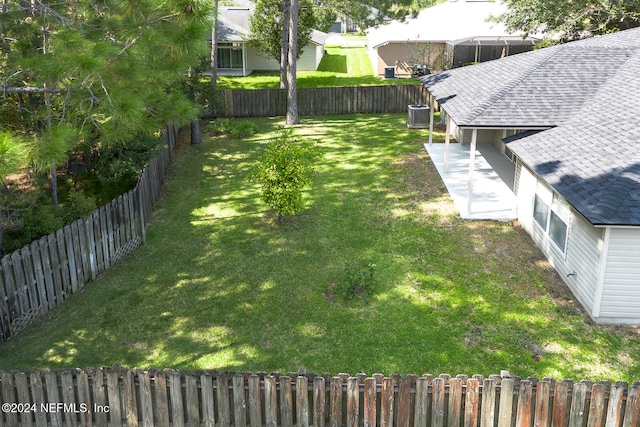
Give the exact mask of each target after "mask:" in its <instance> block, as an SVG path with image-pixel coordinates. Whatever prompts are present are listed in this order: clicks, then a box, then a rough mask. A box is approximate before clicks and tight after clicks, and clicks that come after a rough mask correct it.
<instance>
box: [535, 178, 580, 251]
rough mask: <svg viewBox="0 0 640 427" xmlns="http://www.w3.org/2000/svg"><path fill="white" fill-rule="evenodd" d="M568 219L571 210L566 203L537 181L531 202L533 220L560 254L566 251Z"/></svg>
mask: <svg viewBox="0 0 640 427" xmlns="http://www.w3.org/2000/svg"><path fill="white" fill-rule="evenodd" d="M570 218H571V210H570V209H569V206H568V205H567V204H566V202H564V201H563V200H562V199H561V198H560V196H558V195H557V194H556V193H554V192H553V191H552V190H551V188H549V187H548V186H547V185H546V184H544V183H543V182H542V181H538V182H537V185H536V194H535V198H534V201H533V219H534V220H535V222H536V224H538V225H539V226H540V228H541V229H542V230H543V231H544V232H545V234H546V235H547V236H548V237H549V239H551V241H552V242H553V243H554V244H555V245H556V247H557V248H558V249H559V250H560V252H562V253H565V252H566V250H567V235H568V233H569V220H570Z"/></svg>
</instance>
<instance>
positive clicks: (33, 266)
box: [0, 127, 177, 342]
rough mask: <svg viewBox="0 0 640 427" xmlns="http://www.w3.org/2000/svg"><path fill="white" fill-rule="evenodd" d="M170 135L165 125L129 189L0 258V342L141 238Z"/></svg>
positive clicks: (173, 139) (174, 133)
mask: <svg viewBox="0 0 640 427" xmlns="http://www.w3.org/2000/svg"><path fill="white" fill-rule="evenodd" d="M176 136H177V128H175V127H167V128H166V129H165V132H164V134H163V136H162V142H163V149H162V152H161V153H159V154H158V155H157V156H156V157H154V158H153V159H152V160H151V162H150V164H149V166H148V167H147V168H146V169H145V170H144V171H143V173H142V174H141V175H140V178H139V180H138V183H137V185H136V187H135V188H134V189H133V190H131V191H129V192H128V193H126V194H123V195H121V196H120V197H118V198H117V199H114V200H112V201H111V203H109V204H108V205H106V206H102V207H100V208H98V209H96V210H95V211H94V212H93V213H92V214H91V215H89V216H88V217H87V218H85V219H79V220H77V221H75V222H73V223H71V224H69V225H67V226H66V227H64V228H62V229H61V230H58V231H56V232H54V233H51V234H49V235H48V236H44V237H42V238H41V239H39V240H37V241H35V242H32V243H31V244H30V245H27V246H25V247H24V248H22V249H19V250H17V251H15V252H13V253H11V254H9V255H6V256H5V257H3V258H2V260H0V342H2V341H5V340H6V339H7V338H8V337H9V336H11V335H15V334H17V333H18V332H20V331H21V330H22V329H24V328H25V327H26V326H27V325H28V324H29V323H31V322H32V321H33V320H34V319H35V318H37V317H38V316H39V315H41V314H44V313H47V312H48V311H50V310H51V309H53V308H54V307H56V306H57V305H58V304H60V303H61V302H62V301H64V300H65V299H66V298H68V297H69V295H71V294H73V293H76V292H78V291H79V290H81V289H82V288H83V287H84V285H85V284H86V283H87V282H89V281H90V280H94V279H95V278H96V276H97V275H98V274H99V273H101V272H102V271H104V270H106V269H107V268H109V266H111V265H112V264H114V263H115V262H117V261H118V260H119V259H121V258H122V257H124V256H125V255H127V254H128V253H130V252H131V251H133V250H134V249H135V248H137V247H138V246H139V245H140V244H141V243H142V242H144V240H145V229H146V226H147V224H148V220H149V216H150V215H151V211H152V210H153V205H154V204H155V202H156V201H157V199H158V197H159V196H160V190H161V188H162V184H163V182H164V178H165V174H166V170H167V167H168V165H169V162H170V160H171V153H172V151H173V149H174V146H175V143H176Z"/></svg>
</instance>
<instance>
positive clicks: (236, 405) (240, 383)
mask: <svg viewBox="0 0 640 427" xmlns="http://www.w3.org/2000/svg"><path fill="white" fill-rule="evenodd" d="M232 384H233V419H234V423H235V425H236V427H245V426H246V425H247V399H246V395H245V393H244V378H243V376H242V375H240V374H236V375H234V376H233V379H232Z"/></svg>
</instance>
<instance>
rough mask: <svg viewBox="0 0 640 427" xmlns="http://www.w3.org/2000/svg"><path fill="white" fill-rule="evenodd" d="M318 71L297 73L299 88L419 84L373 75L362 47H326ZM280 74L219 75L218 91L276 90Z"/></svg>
mask: <svg viewBox="0 0 640 427" xmlns="http://www.w3.org/2000/svg"><path fill="white" fill-rule="evenodd" d="M325 49H326V51H327V53H326V54H325V55H324V57H323V58H322V61H321V62H320V65H319V66H318V71H298V73H297V79H296V85H297V87H299V88H307V87H335V86H378V85H380V86H382V85H402V84H404V85H407V84H420V82H419V81H418V80H417V79H382V78H380V77H377V76H374V75H373V70H372V68H371V61H370V60H369V56H368V55H367V51H366V49H365V48H364V47H361V46H326V47H325ZM279 87H280V73H279V72H278V71H254V72H253V73H251V74H250V75H249V76H246V77H231V76H218V88H219V89H220V90H224V89H277V88H279Z"/></svg>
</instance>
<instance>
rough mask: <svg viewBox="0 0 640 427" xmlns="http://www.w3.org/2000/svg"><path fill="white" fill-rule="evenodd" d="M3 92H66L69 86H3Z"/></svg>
mask: <svg viewBox="0 0 640 427" xmlns="http://www.w3.org/2000/svg"><path fill="white" fill-rule="evenodd" d="M1 90H2V92H3V93H5V94H7V93H65V92H68V91H69V89H68V88H54V87H35V86H3V87H2V88H1Z"/></svg>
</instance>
